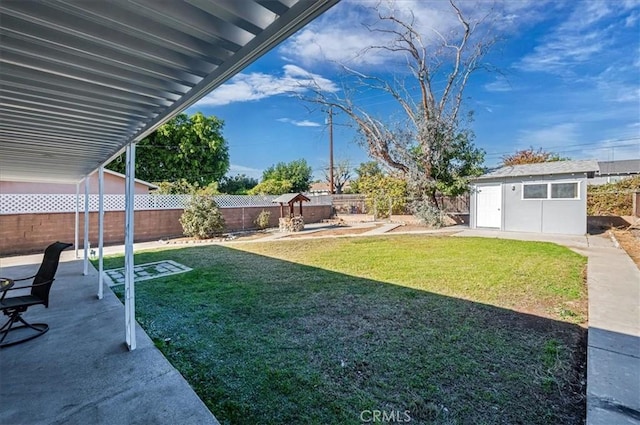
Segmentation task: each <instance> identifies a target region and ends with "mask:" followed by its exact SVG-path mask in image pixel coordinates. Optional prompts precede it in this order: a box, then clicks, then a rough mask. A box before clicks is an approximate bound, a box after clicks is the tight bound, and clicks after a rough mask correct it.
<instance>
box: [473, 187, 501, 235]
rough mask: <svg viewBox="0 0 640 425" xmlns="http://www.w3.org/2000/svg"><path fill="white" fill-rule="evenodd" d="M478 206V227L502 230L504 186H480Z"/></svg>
mask: <svg viewBox="0 0 640 425" xmlns="http://www.w3.org/2000/svg"><path fill="white" fill-rule="evenodd" d="M477 201H478V202H477V206H476V212H477V213H476V227H495V228H498V229H499V228H500V224H501V222H502V220H501V213H500V208H501V207H502V186H501V185H500V184H496V185H486V186H478V196H477Z"/></svg>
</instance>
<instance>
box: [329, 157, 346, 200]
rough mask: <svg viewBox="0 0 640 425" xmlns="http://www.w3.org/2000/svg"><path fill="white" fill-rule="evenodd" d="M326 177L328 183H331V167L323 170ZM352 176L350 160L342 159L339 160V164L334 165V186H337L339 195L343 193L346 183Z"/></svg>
mask: <svg viewBox="0 0 640 425" xmlns="http://www.w3.org/2000/svg"><path fill="white" fill-rule="evenodd" d="M323 172H324V178H325V180H326V181H327V182H328V183H331V176H330V174H329V173H330V171H329V167H327V168H325V169H324V170H323ZM350 178H351V164H350V163H349V160H346V159H344V160H341V161H338V162H337V164H336V165H335V166H334V167H333V186H334V187H335V190H336V193H337V194H338V195H340V194H342V191H343V190H344V185H345V184H346V183H347V182H348V181H349V179H350Z"/></svg>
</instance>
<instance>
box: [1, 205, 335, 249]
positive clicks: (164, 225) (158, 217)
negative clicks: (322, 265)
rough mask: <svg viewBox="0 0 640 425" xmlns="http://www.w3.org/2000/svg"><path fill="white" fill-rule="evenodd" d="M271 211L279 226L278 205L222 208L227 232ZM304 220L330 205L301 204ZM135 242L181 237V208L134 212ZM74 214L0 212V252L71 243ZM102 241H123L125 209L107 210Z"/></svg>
mask: <svg viewBox="0 0 640 425" xmlns="http://www.w3.org/2000/svg"><path fill="white" fill-rule="evenodd" d="M263 209H264V210H268V211H270V212H271V217H270V227H277V226H278V218H279V217H280V207H278V206H274V207H266V208H261V207H245V208H222V209H221V211H222V215H223V216H224V218H225V222H226V229H225V230H226V231H239V230H248V229H254V228H255V227H256V226H255V223H254V222H255V219H256V217H258V214H260V212H261V211H262V210H263ZM303 213H304V218H305V222H306V223H315V222H319V221H321V220H323V219H326V218H329V217H330V216H331V206H330V205H312V206H303ZM134 215H135V227H134V230H135V238H134V240H135V241H136V242H144V241H152V240H157V239H162V238H170V237H180V236H182V226H181V225H180V221H179V219H180V216H181V215H182V210H145V211H135V213H134ZM74 229H75V213H43V214H3V215H0V255H14V254H23V253H32V252H42V251H43V250H44V248H45V247H46V246H47V245H49V244H50V243H52V242H55V241H63V242H70V243H73V241H74V237H75V236H74V235H75V232H74ZM78 230H79V239H80V240H79V245H80V247H82V242H83V239H84V213H80V214H79V229H78ZM89 241H90V242H91V244H92V245H93V246H96V245H97V244H98V213H97V212H92V213H89ZM104 242H105V244H107V245H113V244H120V243H123V242H124V211H106V212H105V224H104Z"/></svg>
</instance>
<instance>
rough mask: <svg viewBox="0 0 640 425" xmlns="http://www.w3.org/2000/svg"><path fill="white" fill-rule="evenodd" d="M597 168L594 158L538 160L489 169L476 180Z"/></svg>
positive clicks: (591, 170)
mask: <svg viewBox="0 0 640 425" xmlns="http://www.w3.org/2000/svg"><path fill="white" fill-rule="evenodd" d="M598 170H599V167H598V162H597V161H594V160H580V161H553V162H540V163H537V164H522V165H509V166H506V167H501V168H498V169H496V170H493V171H490V172H488V173H487V174H483V175H482V176H480V177H478V178H477V180H485V179H494V178H499V177H524V176H546V175H552V174H575V173H593V172H596V171H598Z"/></svg>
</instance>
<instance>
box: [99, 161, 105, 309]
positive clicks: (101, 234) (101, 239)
mask: <svg viewBox="0 0 640 425" xmlns="http://www.w3.org/2000/svg"><path fill="white" fill-rule="evenodd" d="M103 245H104V167H100V170H98V273H99V276H98V299H99V300H101V299H102V297H103V296H104V290H103V288H104V278H103V276H102V275H103V272H104V261H103V258H102V254H103V251H102V247H103Z"/></svg>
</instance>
